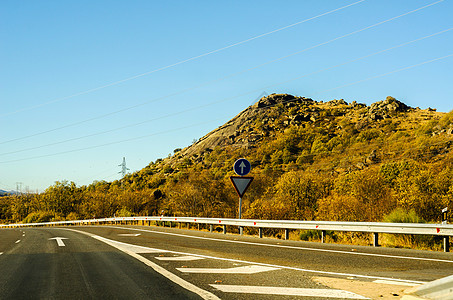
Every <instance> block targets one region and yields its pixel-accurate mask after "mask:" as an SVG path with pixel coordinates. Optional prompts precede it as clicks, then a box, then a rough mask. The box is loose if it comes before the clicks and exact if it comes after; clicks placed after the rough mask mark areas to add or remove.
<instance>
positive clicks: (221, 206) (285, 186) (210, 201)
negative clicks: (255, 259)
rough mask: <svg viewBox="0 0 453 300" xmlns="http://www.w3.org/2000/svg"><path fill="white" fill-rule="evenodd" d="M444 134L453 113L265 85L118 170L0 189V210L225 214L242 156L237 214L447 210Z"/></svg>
mask: <svg viewBox="0 0 453 300" xmlns="http://www.w3.org/2000/svg"><path fill="white" fill-rule="evenodd" d="M452 133H453V112H450V113H441V112H437V111H436V110H435V109H420V108H413V107H409V106H407V105H405V104H404V103H403V102H401V101H399V100H397V99H395V98H393V97H390V96H389V97H387V98H386V99H384V100H381V101H377V102H375V103H373V104H371V105H365V104H362V103H358V102H356V101H353V102H351V103H347V102H346V101H344V100H343V99H339V100H336V99H334V100H332V101H328V102H321V101H315V100H313V99H309V98H305V97H297V96H293V95H288V94H272V95H269V96H267V97H263V98H261V99H260V100H259V101H258V102H257V103H255V104H254V105H252V106H250V107H248V108H247V109H245V110H244V111H242V112H240V113H239V114H238V115H237V116H236V117H234V118H233V119H231V120H230V121H228V122H227V123H226V124H224V125H222V126H220V127H219V128H216V129H214V130H213V131H211V132H209V133H208V134H206V135H205V136H203V137H201V138H200V139H198V140H197V141H196V142H194V143H193V144H192V145H190V146H188V147H185V148H183V149H181V148H178V149H175V150H174V153H173V154H171V155H169V156H168V157H166V158H163V159H158V160H156V161H155V162H151V163H150V164H149V165H148V166H145V167H144V168H143V169H142V170H140V171H137V172H134V173H132V174H128V175H126V176H125V177H124V178H123V179H121V180H117V181H114V182H105V181H101V182H94V183H93V184H91V185H89V186H82V187H77V185H76V184H75V183H73V182H71V183H69V182H66V181H63V182H57V183H56V184H55V185H54V186H51V187H49V188H48V189H47V190H46V192H45V193H43V194H41V195H31V194H27V195H20V196H19V197H2V201H0V219H4V220H8V221H20V220H25V221H38V220H40V221H43V220H52V219H69V218H86V217H88V218H91V217H92V216H98V217H104V216H105V217H110V216H113V215H116V216H131V215H157V214H159V215H160V214H161V213H162V211H164V213H165V214H167V215H178V216H204V217H215V216H217V217H236V216H237V195H236V194H235V192H234V189H233V188H232V186H231V182H230V179H229V177H230V176H231V175H234V172H233V170H232V166H233V163H234V161H235V160H237V159H238V158H241V157H245V158H247V159H248V160H249V161H250V162H251V164H252V171H251V173H250V175H251V176H253V177H254V180H253V183H252V185H251V186H250V188H249V190H248V191H247V193H246V195H245V196H244V199H243V217H244V218H258V219H260V218H261V219H305V220H312V219H314V220H345V221H382V220H387V221H391V222H393V221H402V220H407V219H408V218H412V217H414V218H415V217H416V218H415V219H414V220H417V222H418V221H420V220H426V221H432V222H435V221H438V220H439V213H440V211H441V210H442V208H444V207H449V208H450V210H451V209H453V201H452V199H453V134H452ZM61 195H64V197H62V196H61ZM395 216H396V217H395Z"/></svg>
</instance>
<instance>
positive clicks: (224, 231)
mask: <svg viewBox="0 0 453 300" xmlns="http://www.w3.org/2000/svg"><path fill="white" fill-rule="evenodd" d="M223 234H226V225H223Z"/></svg>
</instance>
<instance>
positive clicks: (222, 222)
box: [0, 216, 453, 252]
mask: <svg viewBox="0 0 453 300" xmlns="http://www.w3.org/2000/svg"><path fill="white" fill-rule="evenodd" d="M160 221H161V222H174V223H192V224H208V225H211V226H210V227H211V231H212V229H213V226H215V225H217V226H223V232H224V233H226V226H237V227H252V228H258V229H259V236H260V237H262V229H263V228H279V229H285V238H286V239H287V238H288V231H289V230H297V229H299V230H319V231H321V233H322V241H324V236H325V234H326V231H344V232H369V233H373V235H374V242H373V244H374V246H378V245H379V243H378V234H379V233H390V234H417V235H431V236H440V237H443V238H444V251H446V252H448V251H449V237H450V236H453V224H428V223H381V222H336V221H297V220H253V219H224V218H198V217H149V216H148V217H114V218H99V219H87V220H74V221H55V222H44V223H16V224H4V225H2V224H0V228H11V227H13V228H16V227H34V226H60V225H63V226H64V225H89V224H101V223H115V224H118V223H124V222H126V223H127V222H131V223H138V222H143V223H144V222H149V223H151V222H160ZM143 223H142V224H143Z"/></svg>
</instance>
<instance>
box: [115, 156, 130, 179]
mask: <svg viewBox="0 0 453 300" xmlns="http://www.w3.org/2000/svg"><path fill="white" fill-rule="evenodd" d="M118 167H121V171H120V172H118V174H121V177H124V176H126V172H127V171H129V169H128V168H127V167H126V158H125V157H123V163H122V164H120V165H118Z"/></svg>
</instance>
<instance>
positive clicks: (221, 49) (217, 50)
mask: <svg viewBox="0 0 453 300" xmlns="http://www.w3.org/2000/svg"><path fill="white" fill-rule="evenodd" d="M364 1H366V0H359V1H356V2H354V3H351V4H348V5H345V6H342V7H339V8H336V9H333V10H330V11H327V12H325V13H322V14H319V15H316V16H314V17H311V18H308V19H305V20H302V21H299V22H296V23H293V24H290V25H287V26H284V27H281V28H278V29H275V30H272V31H269V32H266V33H263V34H260V35H257V36H254V37H251V38H248V39H246V40H243V41H240V42H237V43H234V44H231V45H228V46H225V47H222V48H218V49H216V50H212V51H209V52H206V53H203V54H200V55H197V56H193V57H191V58H188V59H185V60H181V61H179V62H176V63H173V64H170V65H167V66H164V67H161V68H158V69H154V70H152V71H148V72H145V73H141V74H138V75H134V76H131V77H128V78H125V79H121V80H118V81H115V82H112V83H109V84H105V85H102V86H99V87H96V88H92V89H89V90H86V91H82V92H78V93H76V94H73V95H70V96H65V97H61V98H57V99H55V100H51V101H48V102H45V103H42V104H38V105H34V106H31V107H27V108H23V109H20V110H17V111H14V112H11V113H6V114H2V115H0V116H1V117H4V116H9V115H13V114H16V113H19V112H23V111H27V110H32V109H35V108H39V107H43V106H46V105H49V104H53V103H56V102H60V101H63V100H67V99H70V98H74V97H77V96H81V95H85V94H88V93H91V92H94V91H98V90H101V89H105V88H107V87H111V86H115V85H118V84H121V83H124V82H127V81H130V80H133V79H137V78H140V77H143V76H146V75H150V74H153V73H156V72H159V71H163V70H166V69H169V68H172V67H175V66H178V65H181V64H184V63H187V62H190V61H193V60H196V59H199V58H202V57H205V56H208V55H211V54H214V53H218V52H221V51H224V50H227V49H230V48H233V47H236V46H239V45H242V44H245V43H248V42H251V41H253V40H256V39H259V38H263V37H265V36H268V35H271V34H274V33H277V32H280V31H283V30H285V29H288V28H291V27H294V26H297V25H300V24H302V23H305V22H308V21H312V20H315V19H317V18H320V17H323V16H326V15H329V14H331V13H334V12H337V11H340V10H342V9H345V8H348V7H351V6H354V5H356V4H359V3H361V2H364ZM441 1H444V0H441Z"/></svg>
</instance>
